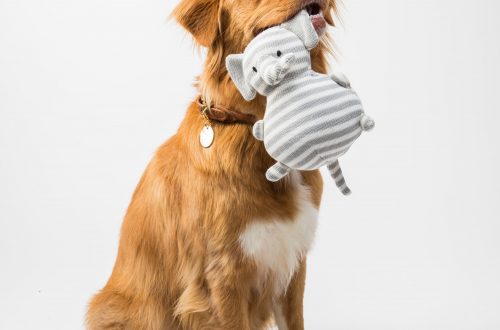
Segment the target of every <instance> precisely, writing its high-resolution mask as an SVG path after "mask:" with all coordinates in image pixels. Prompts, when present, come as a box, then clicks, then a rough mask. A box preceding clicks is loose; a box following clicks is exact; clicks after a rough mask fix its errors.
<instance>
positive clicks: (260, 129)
mask: <svg viewBox="0 0 500 330" xmlns="http://www.w3.org/2000/svg"><path fill="white" fill-rule="evenodd" d="M253 136H255V138H256V139H257V140H259V141H264V121H263V120H259V121H257V122H256V123H255V124H254V125H253Z"/></svg>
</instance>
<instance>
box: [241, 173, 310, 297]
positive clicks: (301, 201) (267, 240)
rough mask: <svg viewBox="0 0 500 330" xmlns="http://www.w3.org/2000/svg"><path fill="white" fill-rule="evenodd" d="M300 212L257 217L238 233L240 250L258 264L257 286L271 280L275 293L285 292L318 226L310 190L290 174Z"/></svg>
mask: <svg viewBox="0 0 500 330" xmlns="http://www.w3.org/2000/svg"><path fill="white" fill-rule="evenodd" d="M293 174H295V175H294V177H295V178H294V179H293V181H295V182H296V185H297V189H298V190H299V191H298V194H297V200H296V203H297V205H298V209H299V212H298V213H297V214H296V216H295V218H294V219H279V218H276V219H266V220H256V221H254V222H253V223H252V224H251V225H249V226H248V227H247V228H246V230H245V231H244V232H243V233H242V234H241V236H240V244H241V248H242V249H243V252H244V253H245V254H246V255H247V256H248V257H250V258H252V259H253V260H254V261H255V263H256V264H257V267H258V269H257V274H258V276H259V279H258V280H259V281H260V282H261V283H260V284H258V285H259V286H260V285H262V284H263V282H265V281H268V280H273V281H274V289H275V294H277V295H279V294H281V293H283V292H284V290H285V289H286V287H287V286H288V284H289V282H290V279H291V277H292V276H293V274H294V273H295V271H296V270H297V267H298V265H299V262H300V260H301V259H302V257H303V256H304V255H305V254H306V253H307V252H308V251H309V249H310V247H311V245H312V242H313V239H314V235H315V232H316V227H317V218H318V210H317V208H316V207H315V206H314V205H313V203H312V202H311V198H310V193H309V190H308V188H307V187H306V186H304V185H303V184H302V183H301V182H300V181H299V180H297V179H296V178H297V177H298V175H296V173H293Z"/></svg>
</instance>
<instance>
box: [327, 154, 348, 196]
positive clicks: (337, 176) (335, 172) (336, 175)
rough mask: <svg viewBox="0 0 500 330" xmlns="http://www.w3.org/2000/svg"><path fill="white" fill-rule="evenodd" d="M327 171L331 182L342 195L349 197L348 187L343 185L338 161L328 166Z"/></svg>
mask: <svg viewBox="0 0 500 330" xmlns="http://www.w3.org/2000/svg"><path fill="white" fill-rule="evenodd" d="M328 170H329V171H330V174H331V175H332V177H333V180H335V184H336V185H337V187H338V188H339V189H340V191H341V192H342V194H344V195H350V194H351V189H349V187H348V186H347V184H346V183H345V179H344V175H343V174H342V169H341V168H340V164H339V161H338V160H336V161H335V162H333V163H331V164H330V165H328Z"/></svg>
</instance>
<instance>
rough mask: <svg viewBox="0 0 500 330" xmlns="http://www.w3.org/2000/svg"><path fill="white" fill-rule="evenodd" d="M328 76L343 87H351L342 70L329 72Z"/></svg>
mask: <svg viewBox="0 0 500 330" xmlns="http://www.w3.org/2000/svg"><path fill="white" fill-rule="evenodd" d="M330 78H332V80H333V81H335V82H336V83H337V84H339V85H340V86H342V87H344V88H349V89H350V88H351V82H350V81H349V79H348V78H347V77H346V76H345V74H343V73H342V72H336V73H332V74H330Z"/></svg>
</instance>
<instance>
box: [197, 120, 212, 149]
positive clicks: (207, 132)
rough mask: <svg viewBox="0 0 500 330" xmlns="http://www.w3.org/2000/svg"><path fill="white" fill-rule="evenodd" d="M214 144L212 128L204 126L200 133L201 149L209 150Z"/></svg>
mask: <svg viewBox="0 0 500 330" xmlns="http://www.w3.org/2000/svg"><path fill="white" fill-rule="evenodd" d="M213 142H214V130H213V129H212V126H208V125H205V126H203V128H202V129H201V132H200V144H201V146H202V147H203V148H210V146H211V145H212V143H213Z"/></svg>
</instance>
